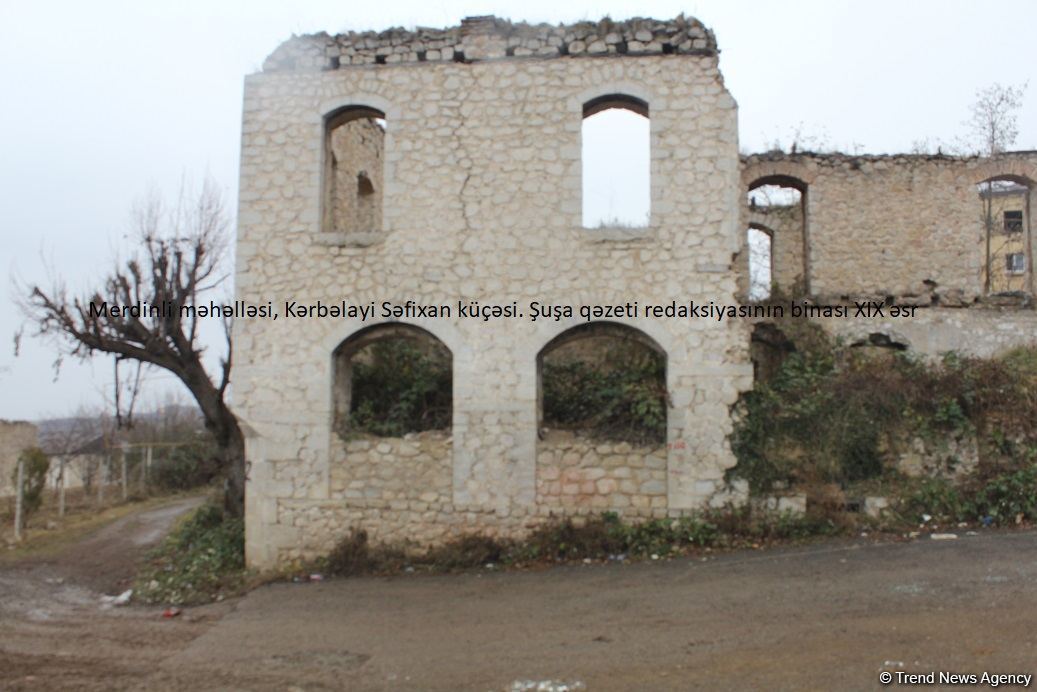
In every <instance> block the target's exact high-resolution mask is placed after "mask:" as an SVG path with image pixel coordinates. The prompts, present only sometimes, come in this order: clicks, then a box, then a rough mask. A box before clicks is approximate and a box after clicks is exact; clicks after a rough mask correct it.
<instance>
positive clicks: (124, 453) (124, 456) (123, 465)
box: [122, 447, 128, 502]
mask: <svg viewBox="0 0 1037 692" xmlns="http://www.w3.org/2000/svg"><path fill="white" fill-rule="evenodd" d="M127 456H128V455H127V453H126V448H125V447H124V448H123V450H122V499H123V501H124V502H125V501H126V495H127V493H126V457H127Z"/></svg>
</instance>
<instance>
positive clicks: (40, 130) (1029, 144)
mask: <svg viewBox="0 0 1037 692" xmlns="http://www.w3.org/2000/svg"><path fill="white" fill-rule="evenodd" d="M680 12H685V13H687V14H691V15H693V16H696V17H698V18H699V19H701V20H702V21H703V22H705V23H706V25H707V26H709V27H711V28H712V29H713V30H714V31H715V32H716V35H717V40H718V42H719V45H720V49H721V61H720V66H721V69H722V70H723V72H724V75H725V79H726V82H727V86H728V88H729V89H730V90H731V92H732V93H733V94H734V96H735V98H736V99H737V101H738V104H739V120H740V132H741V147H742V149H743V150H744V151H754V150H759V149H763V148H766V147H768V146H769V145H770V144H771V143H772V142H773V141H774V140H775V139H780V140H782V141H783V142H784V143H785V144H787V143H788V142H789V141H790V140H791V138H792V136H793V133H794V132H796V131H797V130H799V131H801V132H802V133H803V134H805V135H808V136H812V137H815V138H819V139H820V141H821V143H823V144H827V145H828V146H832V147H838V148H842V149H845V150H849V151H861V152H869V153H871V152H876V153H878V152H895V151H906V150H909V149H910V148H911V146H912V143H913V142H915V141H916V140H921V139H925V138H928V139H930V140H934V139H942V140H951V139H954V138H955V137H956V136H959V135H962V134H964V126H963V121H964V120H965V118H966V117H967V115H968V110H969V104H970V103H971V102H972V101H973V99H974V97H975V92H976V90H977V89H979V88H981V87H984V86H987V85H989V84H991V83H993V82H1001V83H1004V84H1021V83H1023V82H1026V81H1028V80H1030V78H1031V73H1032V71H1033V66H1034V65H1037V42H1034V41H1032V40H1030V39H1029V33H1030V29H1031V28H1032V27H1033V26H1035V25H1037V3H1034V2H1032V1H1030V0H1018V1H1012V0H1002V1H1001V2H998V3H996V4H995V5H991V4H986V3H982V4H981V3H978V2H975V3H965V2H949V1H947V0H942V1H940V2H920V1H917V0H915V1H912V2H906V1H905V0H897V1H896V2H882V1H876V0H871V1H869V2H854V3H850V2H833V1H832V0H827V1H825V2H784V3H778V2H773V1H769V2H732V1H731V0H720V1H717V2H706V1H700V2H687V3H676V2H637V3H632V2H618V1H616V2H586V1H581V0H576V1H574V2H567V3H558V2H556V1H551V2H547V1H544V0H525V1H524V2H522V3H508V2H499V3H475V2H449V1H445V0H442V1H439V2H435V1H432V2H430V1H428V0H425V1H424V2H372V3H358V2H350V3H346V2H342V1H341V0H336V1H331V0H327V1H318V0H312V1H308V0H294V1H293V2H274V1H272V0H248V1H244V0H242V1H229V0H228V1H221V2H213V0H205V1H200V0H179V1H177V2H168V3H163V2H157V1H153V2H139V1H132V2H131V1H125V2H117V1H114V0H91V1H90V2H71V1H69V2H46V1H40V2H27V1H26V2H14V1H13V0H9V1H7V2H4V3H2V4H0V87H2V94H3V98H2V103H3V107H2V108H0V237H2V239H3V241H4V242H3V245H2V249H0V263H2V266H4V267H6V268H7V272H8V274H11V275H16V276H19V277H21V279H22V280H25V281H30V282H31V281H43V282H47V281H48V279H47V272H48V267H49V271H50V272H51V273H52V274H53V275H57V276H60V277H61V278H63V279H64V280H65V281H67V282H68V283H69V284H70V285H71V286H72V287H76V286H79V287H85V286H87V285H89V280H90V279H91V277H94V276H96V275H97V274H98V272H100V271H102V270H104V269H105V268H106V267H107V266H108V264H109V260H110V258H111V257H112V256H113V255H114V254H115V253H117V252H119V251H120V248H125V247H126V243H128V242H129V241H128V239H127V238H128V236H127V234H128V232H129V231H130V218H129V209H130V207H131V205H132V203H133V201H134V200H135V199H138V198H140V197H141V196H142V195H144V194H146V193H147V192H148V191H149V189H153V188H154V189H157V190H158V191H160V192H163V193H165V194H167V195H174V194H175V193H176V191H177V189H178V188H179V185H180V181H181V179H182V178H184V177H185V176H186V177H187V178H190V179H193V180H196V181H197V180H200V179H201V178H203V177H204V176H206V175H209V176H211V177H213V178H214V179H215V180H216V182H217V183H218V184H219V185H220V186H221V187H222V189H223V190H224V192H225V194H226V197H227V199H228V203H229V205H230V207H231V208H232V209H233V208H234V206H235V205H236V194H237V175H238V153H239V151H238V149H239V140H240V115H241V88H242V78H243V77H244V75H246V74H248V73H250V72H254V71H256V70H258V69H259V67H260V66H261V64H262V62H263V59H264V57H265V56H266V55H267V54H268V53H270V52H271V51H272V50H273V49H274V48H275V47H276V46H277V45H278V43H280V42H281V41H282V40H284V39H285V38H287V37H288V36H289V35H291V34H292V33H293V32H294V33H309V32H314V31H322V30H326V31H329V32H336V31H342V30H347V29H356V30H362V29H385V28H388V27H390V26H400V25H402V26H407V27H412V26H414V25H424V26H452V25H455V24H457V23H458V22H459V21H460V19H461V18H462V17H465V16H469V15H477V14H496V15H497V16H500V17H507V18H511V19H513V20H516V21H518V20H526V21H530V22H540V21H546V22H551V23H557V22H573V21H577V20H582V19H598V18H600V17H601V16H603V15H606V14H607V15H610V16H611V17H612V18H613V19H624V18H627V17H630V16H638V15H640V16H652V17H657V18H660V19H666V18H670V17H673V16H676V15H677V14H679V13H680ZM816 141H817V140H815V142H816ZM1015 148H1017V149H1037V84H1034V85H1031V89H1030V91H1029V93H1028V94H1027V96H1026V99H1025V104H1024V108H1023V111H1022V113H1021V115H1020V136H1019V139H1018V141H1017V143H1016V147H1015ZM12 301H13V289H12V285H11V282H10V281H5V282H3V285H2V286H0V391H2V392H3V394H2V398H0V417H3V418H28V419H36V418H40V417H46V416H55V415H65V414H68V413H71V412H72V411H74V409H76V408H77V407H78V406H79V405H80V404H91V403H100V402H101V401H102V393H103V392H107V391H108V390H110V386H111V385H110V383H111V363H110V361H109V360H107V359H100V358H99V359H97V360H96V361H95V362H94V363H93V364H85V365H77V364H74V363H65V365H64V367H63V368H62V370H61V374H60V378H59V379H58V380H57V381H54V372H53V369H52V367H51V364H52V362H53V360H54V356H55V349H54V348H53V346H52V345H50V344H46V343H40V342H38V341H34V340H26V341H25V342H24V343H23V346H22V351H21V355H20V356H19V357H17V358H15V357H14V352H13V348H12V345H11V344H12V339H11V337H12V335H13V334H14V333H15V331H16V330H17V329H18V327H19V325H20V323H21V317H20V315H19V313H18V311H17V309H16V308H15V306H14V305H13V302H12ZM149 385H150V391H151V400H156V399H157V398H158V397H159V396H160V392H161V391H162V390H163V387H165V388H168V387H169V386H170V380H169V378H168V377H167V376H164V375H161V374H159V373H155V374H153V375H152V376H151V378H150V380H149Z"/></svg>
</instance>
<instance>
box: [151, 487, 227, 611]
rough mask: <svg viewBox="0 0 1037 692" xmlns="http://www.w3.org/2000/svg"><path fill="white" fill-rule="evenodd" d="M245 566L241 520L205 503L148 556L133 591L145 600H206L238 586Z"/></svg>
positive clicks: (180, 602)
mask: <svg viewBox="0 0 1037 692" xmlns="http://www.w3.org/2000/svg"><path fill="white" fill-rule="evenodd" d="M244 570H245V529H244V523H243V521H242V520H241V519H236V518H233V517H230V516H228V515H226V514H224V512H223V509H222V508H220V507H219V506H217V505H216V504H206V505H204V506H202V507H200V508H199V509H197V510H195V511H194V512H192V513H191V514H190V515H188V516H187V517H186V518H185V519H183V520H182V521H181V522H180V523H179V524H178V525H177V527H176V528H175V529H174V530H173V532H172V533H170V534H169V536H167V537H166V539H165V540H164V541H163V542H162V543H161V544H160V545H159V546H158V547H157V548H155V549H154V550H153V551H151V553H149V554H148V562H147V566H146V567H145V568H144V569H143V570H141V572H140V573H139V574H138V575H137V581H136V584H135V587H134V594H135V598H137V599H138V600H141V601H143V602H144V603H168V604H172V605H191V604H195V603H204V602H207V601H212V600H216V599H218V598H220V597H221V596H223V595H226V594H231V593H234V592H235V591H237V590H238V589H240V588H241V587H242V586H243V584H244V575H245V571H244Z"/></svg>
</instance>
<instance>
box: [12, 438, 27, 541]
mask: <svg viewBox="0 0 1037 692" xmlns="http://www.w3.org/2000/svg"><path fill="white" fill-rule="evenodd" d="M16 475H17V479H18V484H17V485H16V486H15V490H14V540H16V541H20V540H22V522H23V521H24V520H25V517H24V516H23V513H24V511H25V508H24V507H23V505H24V502H25V501H24V495H25V459H24V457H22V456H20V455H19V457H18V473H17V474H16Z"/></svg>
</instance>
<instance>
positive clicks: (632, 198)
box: [581, 94, 652, 228]
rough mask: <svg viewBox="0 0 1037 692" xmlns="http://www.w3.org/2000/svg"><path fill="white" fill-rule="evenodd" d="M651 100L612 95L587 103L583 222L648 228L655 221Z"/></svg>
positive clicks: (587, 224) (599, 226)
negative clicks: (653, 209)
mask: <svg viewBox="0 0 1037 692" xmlns="http://www.w3.org/2000/svg"><path fill="white" fill-rule="evenodd" d="M650 130H651V128H650V123H649V119H648V104H647V103H646V102H645V101H643V100H641V99H638V98H635V97H633V96H627V95H623V94H609V95H607V96H601V97H599V98H596V99H593V100H591V101H588V102H587V103H585V104H584V106H583V127H582V135H581V142H582V162H583V173H582V175H583V227H584V228H644V227H646V226H648V225H649V223H650V222H651V199H652V185H651V134H650Z"/></svg>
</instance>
